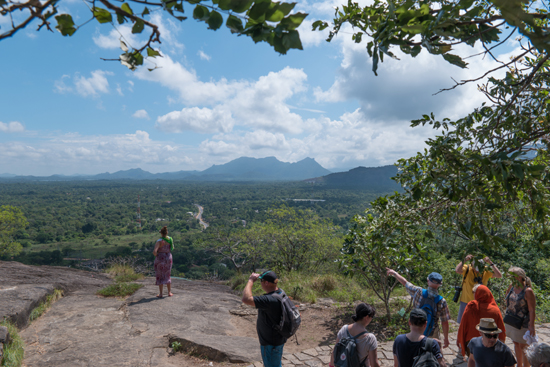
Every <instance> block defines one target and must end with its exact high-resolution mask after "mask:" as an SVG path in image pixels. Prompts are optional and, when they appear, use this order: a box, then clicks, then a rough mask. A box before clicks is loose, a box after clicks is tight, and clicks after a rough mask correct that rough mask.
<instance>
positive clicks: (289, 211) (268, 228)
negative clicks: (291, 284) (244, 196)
mask: <svg viewBox="0 0 550 367" xmlns="http://www.w3.org/2000/svg"><path fill="white" fill-rule="evenodd" d="M264 229H265V234H266V238H269V239H270V241H271V243H270V245H269V246H270V248H271V252H270V254H271V255H270V256H271V259H270V260H271V261H272V262H273V263H274V265H275V268H276V269H277V270H279V271H281V270H282V271H287V272H290V271H293V270H317V269H318V268H319V266H320V265H321V264H323V263H326V262H328V261H332V260H335V259H336V258H337V257H338V249H339V247H340V244H341V243H342V237H341V235H340V231H339V227H338V226H336V225H334V224H333V223H332V222H331V221H330V220H327V219H321V218H318V217H317V216H316V215H315V213H314V212H312V211H309V210H299V209H298V210H295V209H294V208H290V207H287V206H283V207H281V208H279V209H274V210H272V211H271V212H270V213H269V217H268V219H267V221H266V224H265V227H264ZM267 234H269V235H268V236H267Z"/></svg>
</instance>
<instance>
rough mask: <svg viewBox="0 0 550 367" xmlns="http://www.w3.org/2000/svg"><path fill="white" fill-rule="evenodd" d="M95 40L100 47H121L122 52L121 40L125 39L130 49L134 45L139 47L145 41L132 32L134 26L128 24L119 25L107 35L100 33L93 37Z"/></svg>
mask: <svg viewBox="0 0 550 367" xmlns="http://www.w3.org/2000/svg"><path fill="white" fill-rule="evenodd" d="M93 40H94V43H95V44H96V45H97V46H98V47H101V48H106V49H119V50H120V52H121V53H122V49H121V48H120V41H121V40H122V41H124V43H126V45H127V46H128V47H129V48H130V49H131V48H132V47H134V48H139V47H140V44H141V43H142V42H143V40H142V39H140V38H139V37H138V35H136V34H134V33H132V26H130V25H126V24H123V25H118V26H117V27H116V29H112V30H111V31H110V32H109V34H107V35H104V34H99V35H97V36H95V37H93Z"/></svg>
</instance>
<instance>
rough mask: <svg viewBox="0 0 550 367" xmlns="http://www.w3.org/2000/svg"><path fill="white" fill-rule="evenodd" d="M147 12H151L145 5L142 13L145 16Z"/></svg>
mask: <svg viewBox="0 0 550 367" xmlns="http://www.w3.org/2000/svg"><path fill="white" fill-rule="evenodd" d="M147 14H150V13H149V9H147V7H145V8H144V9H143V12H142V13H141V16H142V17H144V16H146V15H147Z"/></svg>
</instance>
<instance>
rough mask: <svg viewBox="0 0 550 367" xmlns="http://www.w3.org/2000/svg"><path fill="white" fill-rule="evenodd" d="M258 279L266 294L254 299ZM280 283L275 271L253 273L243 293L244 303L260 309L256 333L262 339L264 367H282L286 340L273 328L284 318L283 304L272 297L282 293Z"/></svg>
mask: <svg viewBox="0 0 550 367" xmlns="http://www.w3.org/2000/svg"><path fill="white" fill-rule="evenodd" d="M257 279H259V280H260V281H261V285H262V289H263V290H264V292H265V294H264V295H263V296H256V297H253V296H252V286H253V284H254V282H255V281H256V280H257ZM278 282H279V279H278V278H277V274H275V272H273V271H266V272H265V273H263V274H261V275H260V274H257V273H252V274H251V275H250V277H249V278H248V283H246V286H245V287H244V291H243V299H242V301H243V303H244V304H247V305H249V306H254V307H256V308H257V309H258V320H257V322H256V331H257V332H258V338H259V339H260V346H261V351H262V360H263V362H264V367H281V359H282V357H283V347H284V345H285V343H286V338H285V337H283V336H282V335H281V334H279V333H278V332H277V331H275V329H274V328H273V326H274V325H278V324H279V323H280V321H281V318H282V316H283V315H282V312H283V308H282V305H281V302H280V301H279V300H278V299H277V298H275V297H273V295H272V294H273V293H275V292H281V290H280V289H279V288H278V287H277V283H278Z"/></svg>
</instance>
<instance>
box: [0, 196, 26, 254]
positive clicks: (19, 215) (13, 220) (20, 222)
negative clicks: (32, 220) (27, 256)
mask: <svg viewBox="0 0 550 367" xmlns="http://www.w3.org/2000/svg"><path fill="white" fill-rule="evenodd" d="M28 224H29V223H28V222H27V218H25V216H24V215H23V212H22V211H21V209H19V208H16V207H14V206H10V205H3V206H0V256H14V255H17V254H19V253H20V252H21V249H22V248H23V247H22V246H21V244H20V243H19V242H17V241H15V239H14V235H15V234H16V233H17V231H19V230H20V229H24V228H25V227H26V226H27V225H28Z"/></svg>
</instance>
